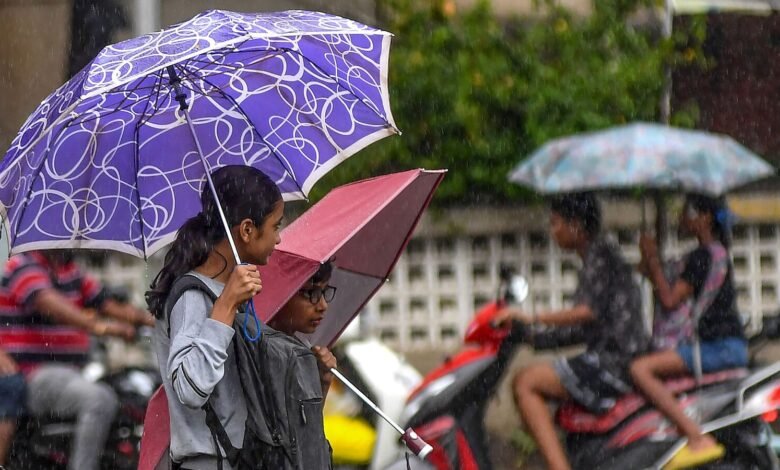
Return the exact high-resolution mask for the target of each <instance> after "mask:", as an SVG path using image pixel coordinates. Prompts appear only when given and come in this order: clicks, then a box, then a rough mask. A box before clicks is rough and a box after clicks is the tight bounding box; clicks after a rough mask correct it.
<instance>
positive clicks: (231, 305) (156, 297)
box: [146, 165, 284, 470]
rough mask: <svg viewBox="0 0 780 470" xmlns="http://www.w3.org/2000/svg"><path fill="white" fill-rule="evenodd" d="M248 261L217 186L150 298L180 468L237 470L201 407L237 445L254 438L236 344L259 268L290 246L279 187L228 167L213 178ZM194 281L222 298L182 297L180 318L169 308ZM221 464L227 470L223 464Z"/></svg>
mask: <svg viewBox="0 0 780 470" xmlns="http://www.w3.org/2000/svg"><path fill="white" fill-rule="evenodd" d="M212 179H213V181H214V185H215V189H216V192H217V194H218V195H219V199H220V201H221V202H222V204H223V207H224V211H225V218H226V219H227V223H228V224H229V225H230V227H231V235H232V238H233V241H234V242H235V246H236V249H237V250H238V255H239V256H240V259H241V260H242V261H244V262H246V263H250V264H242V265H237V264H236V261H235V257H234V256H233V253H232V250H231V247H230V242H229V241H228V239H227V236H226V234H225V229H224V227H223V224H222V222H221V219H220V215H219V206H218V205H217V203H216V202H215V201H214V197H213V195H212V194H211V192H210V190H209V188H208V187H205V188H204V189H203V191H202V193H201V205H202V210H201V212H200V213H198V214H197V215H195V216H194V217H192V218H191V219H189V220H188V221H187V222H185V223H184V225H183V226H182V227H181V228H180V229H179V231H178V233H177V235H176V240H175V241H174V242H173V245H172V246H171V249H170V250H169V251H168V254H167V255H166V256H165V264H164V266H163V268H162V270H161V271H160V273H159V274H158V275H157V277H156V278H155V280H154V282H153V283H152V286H151V290H150V291H148V292H147V294H146V297H147V302H148V303H149V307H150V310H151V311H152V312H153V313H154V315H155V316H156V317H157V318H158V320H157V322H156V323H157V325H156V327H155V339H154V346H155V352H156V355H157V361H158V364H159V367H160V372H161V374H162V377H163V384H164V386H165V392H166V395H167V399H168V405H169V409H170V425H171V428H170V429H171V443H170V454H171V459H172V460H173V462H174V468H182V469H187V470H196V469H197V470H201V469H216V468H222V469H224V470H230V469H231V468H232V467H231V465H230V464H229V463H228V462H226V461H222V462H221V460H222V459H221V456H223V455H225V454H224V449H217V448H215V445H216V443H215V441H214V440H213V436H212V433H211V431H210V430H209V427H208V425H207V424H206V420H205V416H204V412H203V410H202V409H201V407H202V406H203V405H204V404H206V403H207V402H209V403H210V404H211V406H212V407H213V409H214V411H215V412H216V415H217V419H218V420H219V422H220V424H221V425H222V426H223V428H224V431H225V433H226V435H227V437H228V439H229V440H230V442H231V443H232V445H234V446H238V447H240V446H241V445H242V443H243V441H244V432H245V423H246V420H247V407H246V401H245V400H244V396H243V392H242V387H241V382H240V379H239V371H238V367H237V362H236V355H235V352H234V348H233V347H232V346H231V343H232V342H233V341H234V333H235V330H234V329H233V322H234V320H235V317H236V313H237V311H238V308H239V306H241V305H243V304H244V303H245V302H246V301H247V300H249V299H250V298H252V297H254V296H255V295H256V294H257V293H258V292H260V290H261V289H262V282H261V280H260V274H259V273H258V270H257V266H256V265H264V264H266V263H267V262H268V257H269V256H270V255H271V253H272V252H273V250H274V248H275V246H276V245H277V244H278V243H279V242H280V241H281V239H280V237H279V229H280V226H281V223H282V218H283V216H284V201H283V200H282V195H281V192H280V191H279V188H278V187H277V186H276V184H274V182H273V181H272V180H271V179H270V178H269V177H268V176H266V175H265V174H264V173H263V172H261V171H260V170H257V169H255V168H252V167H249V166H243V165H228V166H224V167H222V168H220V169H218V170H216V171H214V172H213V173H212ZM188 273H189V274H191V275H193V276H195V277H197V278H198V279H200V280H201V281H202V282H203V283H205V285H206V286H207V287H208V288H209V289H211V291H212V292H213V293H214V294H215V295H217V296H218V297H216V300H214V301H212V300H211V298H210V297H209V296H208V295H207V294H206V293H204V292H201V291H199V290H195V289H192V290H188V291H186V292H184V294H183V295H182V296H181V297H179V298H178V299H176V300H175V303H174V305H173V308H172V310H171V311H170V317H169V318H166V314H165V303H166V300H167V298H168V296H169V295H170V294H171V289H172V287H173V285H174V281H176V280H177V279H178V278H179V277H181V276H183V275H185V274H188ZM220 462H221V463H220ZM220 465H221V467H220Z"/></svg>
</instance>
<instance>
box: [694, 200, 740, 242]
mask: <svg viewBox="0 0 780 470" xmlns="http://www.w3.org/2000/svg"><path fill="white" fill-rule="evenodd" d="M685 206H686V207H690V208H692V209H693V210H695V211H696V212H698V213H700V214H710V216H711V217H712V234H713V235H715V236H716V237H718V240H719V241H720V243H721V244H722V245H723V246H724V247H725V248H726V249H728V248H729V247H730V246H731V212H730V211H729V208H728V205H726V200H725V198H722V197H711V196H705V195H704V194H688V195H687V196H686V197H685Z"/></svg>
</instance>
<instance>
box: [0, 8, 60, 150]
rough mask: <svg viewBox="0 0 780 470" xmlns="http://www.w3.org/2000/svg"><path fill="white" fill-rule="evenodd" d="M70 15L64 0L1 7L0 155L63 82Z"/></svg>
mask: <svg viewBox="0 0 780 470" xmlns="http://www.w3.org/2000/svg"><path fill="white" fill-rule="evenodd" d="M70 11H71V5H70V2H69V1H66V0H49V1H37V2H29V1H9V2H0V155H2V154H4V153H5V150H6V149H7V148H8V145H9V144H10V143H11V140H13V138H14V136H16V133H17V131H18V130H19V128H20V127H21V125H22V123H23V122H24V120H25V119H27V116H28V115H29V114H30V113H31V112H32V111H33V110H34V109H35V107H36V106H38V104H39V103H40V102H41V100H43V99H44V98H45V97H46V96H47V95H48V94H49V93H50V92H52V91H53V90H54V89H55V88H57V87H58V86H59V85H60V84H62V82H63V80H64V78H65V68H66V65H67V59H68V49H67V47H68V42H69V40H70V36H69V35H70Z"/></svg>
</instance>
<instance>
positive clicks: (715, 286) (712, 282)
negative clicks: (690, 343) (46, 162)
mask: <svg viewBox="0 0 780 470" xmlns="http://www.w3.org/2000/svg"><path fill="white" fill-rule="evenodd" d="M707 251H709V253H710V270H709V272H708V273H707V279H705V281H704V285H703V286H702V290H701V292H700V293H699V296H698V297H697V298H696V301H695V302H694V304H693V307H692V308H691V311H692V314H693V319H694V328H695V329H696V328H698V321H699V318H701V316H702V315H703V314H704V312H706V311H707V309H708V308H710V305H712V302H714V301H715V297H716V296H717V295H718V292H720V288H721V287H723V283H724V282H725V281H726V276H727V275H728V272H729V261H728V252H727V251H726V248H725V247H724V246H723V245H721V244H720V243H718V242H713V243H710V244H709V245H707Z"/></svg>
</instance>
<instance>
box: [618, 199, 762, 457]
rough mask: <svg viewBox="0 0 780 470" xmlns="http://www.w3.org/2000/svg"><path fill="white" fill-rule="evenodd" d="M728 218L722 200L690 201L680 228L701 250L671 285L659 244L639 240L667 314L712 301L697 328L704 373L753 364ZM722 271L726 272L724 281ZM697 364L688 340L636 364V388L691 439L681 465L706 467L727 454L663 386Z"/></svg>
mask: <svg viewBox="0 0 780 470" xmlns="http://www.w3.org/2000/svg"><path fill="white" fill-rule="evenodd" d="M729 218H730V216H729V212H728V208H727V207H726V204H725V202H724V201H723V199H721V198H712V197H708V196H703V195H697V194H691V195H688V196H687V198H686V200H685V205H684V209H683V211H682V214H681V217H680V229H681V231H684V232H687V233H689V234H691V235H693V236H695V237H696V238H697V240H698V242H699V246H698V247H697V248H696V249H695V250H693V251H692V252H690V253H689V254H688V255H687V257H686V262H685V268H684V270H683V272H682V274H681V275H680V277H679V279H677V280H676V281H675V282H674V283H672V284H670V283H669V282H668V281H667V279H666V278H665V276H664V274H663V270H662V267H661V261H660V259H659V257H658V249H657V247H656V243H655V240H654V239H653V238H652V237H650V236H647V235H645V236H643V237H642V239H641V241H640V249H641V253H642V260H641V263H640V268H641V269H640V270H641V271H643V272H644V273H645V275H646V276H647V277H648V279H649V280H650V282H651V283H652V285H653V288H654V291H655V295H656V297H657V299H658V300H659V301H660V303H661V304H662V305H663V307H664V308H665V309H667V310H669V309H674V308H676V307H677V306H678V305H680V304H681V303H682V302H685V301H688V300H689V299H692V300H693V301H694V302H695V303H694V305H696V304H697V303H701V302H702V297H704V296H708V297H709V298H708V299H705V300H706V308H704V307H702V308H701V310H702V312H701V316H700V320H699V322H698V325H694V327H695V328H697V329H698V333H699V337H700V339H701V358H702V363H701V365H702V371H703V372H714V371H718V370H723V369H730V368H736V367H744V366H745V365H746V364H747V360H748V357H747V341H746V340H745V336H744V333H743V328H742V323H741V321H740V319H739V315H738V314H737V309H736V305H735V289H734V282H733V279H732V278H733V269H732V266H731V261H730V258H729V256H728V248H729V241H730V227H729V225H730V223H729ZM718 270H721V271H722V273H721V274H720V276H718V273H717V271H718ZM695 309H696V307H694V310H695ZM693 361H694V360H693V348H692V346H691V344H690V342H689V341H688V342H683V343H681V344H679V345H678V346H677V348H676V349H667V350H663V351H658V352H653V353H652V354H649V355H647V356H643V357H640V358H638V359H637V360H636V361H634V363H633V364H632V365H631V376H632V378H633V381H634V384H635V385H636V387H637V388H638V389H639V390H640V391H641V392H642V393H644V394H645V396H647V398H648V399H649V400H650V401H651V402H652V403H653V404H654V405H655V406H656V408H658V410H659V411H661V412H662V413H663V414H664V415H665V416H666V417H667V418H668V419H669V420H670V421H671V422H672V423H674V424H675V425H676V426H677V427H678V428H679V429H680V431H681V432H682V433H683V434H684V435H685V437H687V439H688V444H687V446H686V447H685V448H683V450H682V451H681V452H679V453H678V454H677V455H676V456H675V458H674V459H675V460H676V461H679V463H680V465H682V466H690V465H696V464H697V463H699V462H706V461H709V460H712V459H714V458H717V457H719V456H720V455H723V453H724V452H725V450H724V448H723V446H722V445H720V444H718V443H717V442H716V441H715V439H714V438H713V437H712V436H710V435H708V434H702V431H701V428H700V427H699V425H698V424H697V423H696V422H695V421H694V420H692V419H691V418H689V417H688V416H687V415H686V414H685V412H684V410H683V409H682V408H681V407H680V405H679V404H678V403H677V400H676V399H675V397H674V395H673V394H672V393H671V392H669V391H668V390H667V389H666V388H665V387H664V384H663V382H662V379H663V378H665V377H669V376H675V375H683V374H690V373H692V371H693V370H694V362H693Z"/></svg>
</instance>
